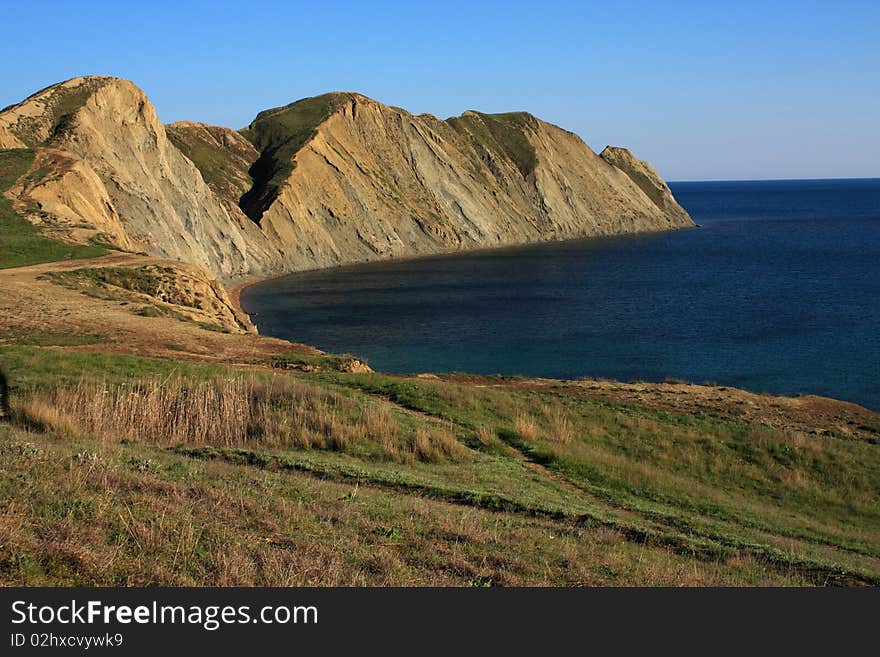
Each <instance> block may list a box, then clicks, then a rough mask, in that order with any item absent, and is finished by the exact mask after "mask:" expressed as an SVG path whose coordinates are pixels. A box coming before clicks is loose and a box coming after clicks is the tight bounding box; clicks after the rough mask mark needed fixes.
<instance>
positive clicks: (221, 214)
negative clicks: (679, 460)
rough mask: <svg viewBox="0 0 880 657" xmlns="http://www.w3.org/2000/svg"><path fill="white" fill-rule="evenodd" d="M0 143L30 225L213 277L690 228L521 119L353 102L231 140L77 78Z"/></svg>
mask: <svg viewBox="0 0 880 657" xmlns="http://www.w3.org/2000/svg"><path fill="white" fill-rule="evenodd" d="M0 146H3V147H7V148H32V149H34V150H36V152H37V158H36V161H35V164H34V167H33V168H32V170H31V171H30V172H29V174H28V175H26V176H25V177H23V179H22V180H21V181H20V182H19V184H18V185H17V186H16V187H15V188H14V189H13V190H11V195H12V196H13V197H14V198H15V200H16V204H17V207H19V208H20V209H21V210H22V212H24V213H25V214H28V215H29V216H30V217H31V218H32V219H33V220H35V221H41V222H42V223H43V225H45V226H47V227H48V228H49V229H51V230H55V231H56V232H59V233H61V234H65V235H66V236H67V237H68V238H69V239H84V238H86V237H88V236H89V234H92V235H94V234H98V233H100V234H101V236H102V238H103V239H106V240H109V241H110V242H112V243H113V244H116V245H118V246H119V247H121V248H126V249H134V250H143V251H147V252H149V253H152V254H156V255H160V256H163V257H169V258H175V259H179V260H183V261H186V262H191V263H194V264H197V265H200V266H203V267H206V268H208V269H210V270H211V271H213V272H214V273H215V274H217V275H218V276H221V277H222V278H224V279H226V280H231V279H234V278H237V277H241V276H245V275H263V274H269V273H280V272H284V271H294V270H300V269H308V268H314V267H321V266H328V265H334V264H341V263H349V262H358V261H364V260H376V259H381V258H388V257H394V256H403V255H418V254H429V253H438V252H443V251H451V250H458V249H468V248H477V247H491V246H499V245H506V244H516V243H526V242H534V241H540V240H550V239H562V238H571V237H578V236H590V235H608V234H616V233H629V232H637V231H655V230H665V229H670V228H680V227H686V226H691V225H693V224H692V222H691V220H690V218H689V217H688V216H687V213H686V212H685V211H684V210H683V209H681V207H680V206H678V204H677V203H676V202H675V200H674V199H673V197H672V195H671V193H670V192H669V189H668V188H667V187H666V185H665V183H664V182H663V181H662V179H661V178H660V177H659V176H658V175H657V173H656V172H655V171H654V170H653V169H652V168H651V167H650V165H647V164H646V163H644V162H641V161H639V160H637V159H636V158H634V157H632V156H631V155H630V154H629V152H628V151H625V150H624V149H612V148H608V149H606V150H605V151H604V152H603V154H602V156H601V157H600V156H597V155H596V154H595V153H593V152H592V151H591V150H590V149H589V147H587V146H586V144H584V142H583V141H582V140H581V139H580V138H578V137H577V136H576V135H574V134H572V133H570V132H567V131H565V130H562V129H560V128H558V127H556V126H553V125H550V124H548V123H545V122H543V121H540V120H539V119H536V118H535V117H532V116H531V115H528V114H525V113H512V114H499V115H486V114H480V113H477V112H466V113H465V114H463V115H462V116H460V117H455V118H452V119H449V120H447V121H442V120H440V119H437V118H436V117H433V116H430V115H421V116H414V115H412V114H410V113H408V112H406V111H404V110H401V109H399V108H394V107H389V106H386V105H383V104H381V103H378V102H376V101H373V100H371V99H369V98H366V97H364V96H361V95H359V94H354V93H334V94H326V95H324V96H318V97H315V98H308V99H304V100H302V101H298V102H296V103H292V104H291V105H288V106H285V107H282V108H277V109H274V110H268V111H266V112H262V113H260V114H259V115H258V116H257V118H256V119H255V120H254V122H253V123H252V124H251V125H250V126H248V127H247V128H246V129H245V130H242V131H241V132H240V133H237V132H234V131H232V130H229V129H226V128H220V127H214V126H206V125H204V124H199V123H189V122H183V123H177V124H173V125H171V126H168V127H167V128H166V127H165V126H163V125H162V124H161V123H160V122H159V121H158V119H157V117H156V113H155V110H154V108H153V106H152V105H151V104H150V102H149V101H148V100H147V98H146V97H145V96H144V94H143V92H141V91H140V90H139V89H137V88H136V87H135V86H134V85H133V84H131V83H130V82H127V81H124V80H118V79H115V78H78V79H76V80H71V81H68V82H66V83H63V84H61V85H56V86H55V87H50V88H49V89H47V90H44V91H42V92H40V93H38V94H35V95H34V96H32V97H31V98H29V99H27V100H26V101H24V102H23V103H21V104H19V105H17V106H14V107H12V108H8V109H6V110H4V111H3V112H0ZM90 231H91V233H90Z"/></svg>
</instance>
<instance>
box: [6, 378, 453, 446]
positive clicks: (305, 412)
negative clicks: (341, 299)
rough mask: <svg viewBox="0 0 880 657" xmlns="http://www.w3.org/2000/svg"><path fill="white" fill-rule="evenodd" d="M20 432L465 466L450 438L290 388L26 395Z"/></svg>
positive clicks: (139, 388)
mask: <svg viewBox="0 0 880 657" xmlns="http://www.w3.org/2000/svg"><path fill="white" fill-rule="evenodd" d="M17 410H18V412H17V415H18V416H19V417H20V419H22V420H23V421H24V423H26V424H28V425H30V426H34V427H38V428H41V429H44V430H51V431H54V432H56V433H59V434H62V435H68V436H92V437H96V438H99V439H100V440H102V441H105V442H111V443H114V442H119V441H122V440H131V441H134V442H141V443H149V444H155V445H176V444H187V445H211V446H216V447H289V448H294V449H328V450H333V451H339V452H345V451H349V450H351V449H353V448H354V447H355V446H357V445H361V446H365V448H366V449H367V450H368V451H371V452H373V453H376V454H378V455H380V456H382V457H384V458H387V459H390V460H394V461H413V460H421V461H427V462H438V461H442V460H446V459H454V460H459V459H463V458H465V457H466V452H467V450H466V449H465V448H464V447H463V446H462V445H461V444H460V443H459V442H458V440H457V438H456V437H455V435H454V434H451V433H450V432H448V431H445V430H442V429H432V430H428V429H425V428H423V427H419V428H417V429H415V430H414V431H411V432H409V433H408V434H406V435H404V431H403V430H402V428H401V426H400V423H399V422H398V420H397V419H396V418H395V417H394V413H392V412H391V410H389V408H388V407H387V406H385V405H382V404H380V403H378V402H372V401H371V402H368V403H366V404H363V403H358V402H356V401H355V400H353V399H351V398H349V397H345V396H343V395H340V394H338V393H336V392H333V391H329V390H324V389H322V388H318V387H315V386H310V385H308V384H305V383H301V382H298V381H293V380H290V379H286V378H284V379H273V380H269V381H266V380H263V379H258V378H256V377H242V378H224V379H219V378H218V379H214V380H211V381H193V380H188V379H183V378H177V379H168V380H149V381H139V382H136V383H132V384H128V385H125V384H119V385H107V384H101V383H95V382H91V381H80V382H79V383H77V384H75V385H71V386H64V387H58V388H56V389H54V390H51V391H49V392H43V393H35V394H32V395H30V396H28V397H27V398H26V399H25V400H24V401H23V402H21V405H20V407H19V408H18V409H17Z"/></svg>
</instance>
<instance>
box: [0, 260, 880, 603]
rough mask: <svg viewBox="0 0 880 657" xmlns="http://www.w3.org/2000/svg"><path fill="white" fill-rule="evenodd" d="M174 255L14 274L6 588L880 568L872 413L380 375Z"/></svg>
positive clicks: (737, 397)
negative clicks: (221, 297) (268, 319)
mask: <svg viewBox="0 0 880 657" xmlns="http://www.w3.org/2000/svg"><path fill="white" fill-rule="evenodd" d="M166 266H170V263H163V262H162V261H156V259H151V258H148V257H142V256H136V255H133V254H115V255H110V256H108V257H106V258H103V259H101V260H95V261H91V262H90V261H76V262H56V263H45V264H37V265H32V266H28V267H19V268H12V269H3V270H0V369H2V370H3V371H4V372H5V373H6V375H7V377H8V379H9V383H10V386H11V388H10V392H11V403H12V409H11V410H12V414H11V418H10V421H9V422H7V423H5V424H4V423H0V463H2V467H0V584H4V585H12V584H25V585H32V584H59V585H74V584H78V585H87V584H99V585H110V584H165V585H183V584H203V585H231V584H242V585H251V584H258V585H288V584H358V585H359V584H400V585H410V584H453V585H473V586H487V585H493V586H494V585H516V584H549V585H560V584H572V585H580V584H652V585H653V584H658V585H679V584H683V585H699V584H711V585H715V584H729V585H737V584H741V585H775V584H794V585H817V584H818V585H823V584H835V585H841V584H842V585H852V584H875V585H876V584H878V583H880V499H878V498H880V418H878V416H877V415H876V414H874V413H872V412H870V411H868V410H866V409H863V408H861V407H859V406H856V405H853V404H847V403H845V402H837V401H834V400H829V399H823V398H818V397H801V398H780V397H770V396H765V395H756V394H752V393H747V392H744V391H740V390H735V389H730V388H724V387H719V386H692V385H686V384H675V383H666V384H642V383H633V384H623V383H616V382H609V381H591V380H583V381H551V380H536V379H516V378H498V377H472V376H467V375H445V376H434V375H426V374H423V375H414V376H391V375H385V374H381V373H375V372H370V371H368V370H367V369H366V368H364V367H363V366H362V364H360V363H359V362H358V361H357V360H355V359H353V358H351V357H347V356H333V355H328V354H323V353H321V352H319V351H317V350H315V349H312V348H310V347H306V346H303V345H296V344H292V343H289V342H285V341H282V340H276V339H272V338H265V337H260V336H257V335H253V334H242V333H241V332H240V331H239V332H238V333H235V332H233V329H234V328H235V327H233V326H232V325H231V324H229V325H228V326H227V327H226V328H224V327H223V326H221V325H220V324H218V323H216V322H207V321H200V320H199V319H198V317H200V316H198V317H195V318H193V317H191V315H192V312H193V309H192V308H191V307H189V306H188V305H186V304H187V303H193V300H191V299H183V298H181V299H177V298H176V297H173V296H168V295H167V294H166V293H164V292H162V290H161V289H154V288H156V286H155V285H153V284H152V281H153V279H152V278H149V277H146V278H145V274H144V272H145V271H160V270H161V271H165V270H164V269H162V268H163V267H166ZM89 268H92V269H89ZM145 268H146V269H145ZM150 268H152V269H150ZM128 269H130V270H131V271H130V275H126V274H125V272H126V271H128ZM110 274H112V276H111V277H110V278H108V276H110ZM83 281H86V282H87V283H89V284H88V285H83V284H81V283H82V282H83ZM108 281H109V282H112V283H113V285H112V286H111V285H110V283H109V282H108ZM93 282H95V285H92V283H93ZM97 283H101V284H103V285H105V286H108V287H100V286H99V285H97ZM147 283H150V284H147ZM96 285H97V287H96ZM111 292H112V293H111ZM151 295H158V296H156V298H155V299H154V298H153V297H152V296H151ZM151 299H152V300H151ZM154 305H155V306H156V307H157V308H161V309H162V312H151V313H146V312H143V309H144V308H149V307H152V306H154ZM209 310H210V309H209V308H208V306H205V310H204V311H203V312H204V313H209ZM210 312H219V310H215V311H210ZM205 317H206V318H208V319H210V317H211V316H210V314H206V315H205ZM207 329H211V330H207ZM227 331H229V332H227Z"/></svg>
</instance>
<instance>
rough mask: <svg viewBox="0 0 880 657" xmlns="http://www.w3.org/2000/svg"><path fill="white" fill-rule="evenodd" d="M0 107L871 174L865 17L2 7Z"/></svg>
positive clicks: (876, 107)
mask: <svg viewBox="0 0 880 657" xmlns="http://www.w3.org/2000/svg"><path fill="white" fill-rule="evenodd" d="M4 5H5V6H4V7H3V23H4V27H3V36H2V38H0V61H3V66H2V74H0V107H3V106H6V105H9V104H12V103H14V102H18V101H19V100H21V99H22V98H24V97H25V96H27V95H29V94H31V93H32V92H34V91H36V90H37V89H40V88H42V87H45V86H47V85H49V84H52V83H54V82H58V81H60V80H63V79H67V78H70V77H74V76H76V75H83V74H109V75H116V76H121V77H125V78H129V79H131V80H133V81H134V82H135V83H136V84H138V85H139V86H140V87H141V88H143V89H144V90H145V91H146V92H147V94H148V95H149V96H150V98H151V99H152V101H153V102H154V103H155V105H156V107H157V109H158V112H159V115H160V117H161V118H162V119H163V120H164V121H166V122H171V121H176V120H180V119H190V120H197V121H205V122H209V123H215V124H220V125H226V126H230V127H235V128H239V127H242V126H244V125H246V124H247V123H249V122H250V120H251V119H252V118H253V116H254V115H255V114H256V113H257V112H258V111H259V110H262V109H266V108H269V107H275V106H278V105H282V104H285V103H288V102H290V101H292V100H296V99H298V98H302V97H305V96H311V95H315V94H318V93H322V92H325V91H331V90H354V91H359V92H361V93H364V94H366V95H368V96H371V97H373V98H376V99H377V100H381V101H383V102H385V103H389V104H392V105H398V106H401V107H404V108H406V109H408V110H410V111H412V112H416V113H420V112H430V113H432V114H436V115H438V116H440V117H442V118H446V117H448V116H451V115H455V114H460V113H461V112H462V111H464V110H466V109H478V110H481V111H486V112H501V111H510V110H528V111H530V112H532V113H533V114H536V115H537V116H540V117H541V118H544V119H546V120H548V121H551V122H553V123H556V124H558V125H561V126H563V127H565V128H567V129H569V130H572V131H574V132H576V133H578V134H579V135H580V136H581V137H583V138H584V140H585V141H586V142H587V143H588V144H590V146H592V147H593V148H594V149H596V150H598V149H601V148H602V147H604V146H605V144H615V145H621V146H627V147H629V148H631V149H632V150H633V151H634V152H635V153H636V154H637V155H638V156H640V157H642V158H644V159H647V160H650V161H651V162H652V163H654V164H655V165H656V166H657V168H658V169H659V170H660V172H661V174H663V175H664V176H665V177H666V178H668V179H671V180H684V179H727V178H729V179H734V178H739V179H742V178H802V177H870V176H880V2H878V1H877V0H873V1H870V2H846V1H840V2H809V1H806V0H804V1H792V2H783V1H775V0H763V1H762V2H754V3H753V2H713V1H712V0H704V1H702V2H678V3H674V2H669V3H667V2H618V1H614V2H611V1H605V2H595V3H592V2H553V1H545V2H533V3H520V2H514V1H511V0H508V1H505V2H458V1H455V0H447V1H445V2H442V3H428V2H424V3H423V2H419V1H418V0H412V1H411V2H384V3H383V2H358V3H355V2H349V3H333V2H315V1H314V0H312V1H311V2H306V3H300V2H294V1H291V2H246V1H241V0H240V1H239V2H234V3H233V2H230V3H225V2H222V1H217V2H206V3H195V2H188V1H186V0H179V1H178V2H164V1H155V2H143V1H141V2H127V1H125V0H119V1H116V2H52V1H49V2H14V3H13V2H8V3H4Z"/></svg>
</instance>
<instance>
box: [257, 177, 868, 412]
mask: <svg viewBox="0 0 880 657" xmlns="http://www.w3.org/2000/svg"><path fill="white" fill-rule="evenodd" d="M671 187H672V190H673V192H674V194H675V196H676V198H677V199H678V200H679V202H680V203H681V204H682V205H683V206H684V207H685V208H687V209H688V211H689V212H690V213H691V215H692V216H693V218H694V220H695V221H696V222H697V223H698V224H700V225H701V227H700V228H697V229H693V230H686V231H678V232H673V233H664V234H659V235H646V236H639V237H622V238H612V239H598V240H597V239H594V240H579V241H572V242H563V243H555V244H542V245H537V246H530V247H524V248H514V249H504V250H497V251H484V252H479V253H470V254H461V255H451V256H442V257H433V258H424V259H418V260H409V261H399V262H385V263H375V264H369V265H358V266H353V267H344V268H338V269H332V270H323V271H316V272H307V273H303V274H295V275H292V276H288V277H285V278H282V279H277V280H273V281H269V282H265V283H261V284H259V285H256V286H253V287H251V288H249V289H247V290H246V291H245V293H244V295H243V298H242V303H243V305H244V307H245V310H247V311H248V312H250V313H252V314H253V315H254V320H255V322H256V323H257V325H258V326H259V328H260V331H261V332H262V333H263V334H266V335H274V336H278V337H283V338H288V339H291V340H296V341H299V342H305V343H308V344H313V345H316V346H318V347H320V348H322V349H325V350H327V351H332V352H347V353H353V354H357V355H359V356H361V357H364V358H366V359H367V360H368V362H369V363H370V365H371V366H372V367H374V368H375V369H379V370H383V371H388V372H421V371H434V372H445V371H467V372H473V373H482V374H489V373H500V374H523V375H527V376H547V377H555V378H576V377H580V376H589V377H605V378H612V379H620V380H647V381H662V380H664V379H666V378H670V377H671V378H677V379H684V380H688V381H694V382H704V381H714V382H717V383H721V384H725V385H731V386H738V387H742V388H747V389H750V390H755V391H759V392H772V393H780V394H799V393H815V394H822V395H828V396H832V397H837V398H842V399H848V400H851V401H856V402H859V403H861V404H864V405H866V406H869V407H871V408H874V409H880V377H878V375H880V273H878V265H880V179H872V180H816V181H810V180H802V181H760V182H692V183H674V184H672V185H671Z"/></svg>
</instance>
